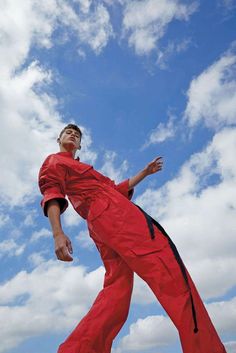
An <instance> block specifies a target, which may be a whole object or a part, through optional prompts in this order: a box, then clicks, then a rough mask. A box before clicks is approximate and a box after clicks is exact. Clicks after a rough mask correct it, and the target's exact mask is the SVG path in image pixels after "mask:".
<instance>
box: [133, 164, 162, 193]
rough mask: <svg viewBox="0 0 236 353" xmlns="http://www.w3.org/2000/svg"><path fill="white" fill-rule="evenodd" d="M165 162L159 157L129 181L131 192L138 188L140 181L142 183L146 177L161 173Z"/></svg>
mask: <svg viewBox="0 0 236 353" xmlns="http://www.w3.org/2000/svg"><path fill="white" fill-rule="evenodd" d="M162 165H163V160H162V157H157V158H155V159H153V161H151V162H150V163H148V165H147V166H146V167H145V168H144V169H143V170H141V171H140V172H139V173H138V174H137V175H135V176H133V177H132V178H130V179H129V190H130V189H132V188H133V187H134V186H136V185H137V184H138V183H140V181H142V180H143V179H144V178H146V176H148V175H150V174H154V173H156V172H159V170H161V169H162Z"/></svg>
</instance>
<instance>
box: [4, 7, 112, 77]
mask: <svg viewBox="0 0 236 353" xmlns="http://www.w3.org/2000/svg"><path fill="white" fill-rule="evenodd" d="M92 4H93V5H94V3H93V2H92V1H77V5H78V7H79V11H76V10H75V8H74V7H73V3H72V4H69V3H68V2H65V1H61V0H48V1H47V2H43V3H42V2H41V1H39V0H33V1H31V0H22V1H21V2H20V3H16V2H15V1H14V0H6V1H2V2H1V5H0V10H1V11H0V38H1V46H0V65H1V69H2V72H3V73H5V74H7V73H9V72H12V70H14V69H15V68H17V67H19V65H21V64H22V63H23V61H24V60H25V58H26V57H27V55H28V53H29V50H30V48H31V46H32V45H33V44H36V45H38V46H41V47H45V48H50V47H51V46H52V45H53V43H52V34H53V33H54V31H55V30H56V29H57V28H61V29H62V32H63V31H64V34H63V36H64V38H67V39H68V38H70V37H71V35H74V36H75V38H76V39H77V41H78V45H79V46H80V45H83V44H85V45H87V46H89V47H91V49H92V50H94V51H95V52H96V53H99V52H100V51H101V49H102V48H103V47H104V46H105V45H106V44H107V42H108V40H109V38H110V36H111V35H112V27H111V24H110V18H109V13H108V11H107V10H106V8H105V7H104V6H103V5H102V4H97V5H96V4H95V5H94V6H92ZM16 38H17V40H15V39H16ZM54 41H55V38H54Z"/></svg>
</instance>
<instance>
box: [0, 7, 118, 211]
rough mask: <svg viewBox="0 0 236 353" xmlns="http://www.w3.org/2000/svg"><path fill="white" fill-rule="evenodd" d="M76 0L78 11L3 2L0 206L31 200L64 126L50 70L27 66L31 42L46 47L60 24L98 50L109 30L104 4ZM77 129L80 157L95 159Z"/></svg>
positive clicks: (87, 135)
mask: <svg viewBox="0 0 236 353" xmlns="http://www.w3.org/2000/svg"><path fill="white" fill-rule="evenodd" d="M78 3H79V8H80V9H81V11H78V12H76V10H75V8H74V7H72V5H73V4H72V5H69V4H67V3H65V2H63V1H60V0H49V1H47V2H46V3H43V4H42V2H41V1H38V0H34V1H30V0H23V1H21V2H20V3H19V4H16V3H15V1H13V0H6V1H4V2H1V5H0V6H1V9H0V10H1V11H0V38H1V45H0V66H1V69H2V79H1V82H0V100H1V106H0V114H1V117H2V120H1V132H0V138H1V142H2V153H1V157H0V162H1V166H2V174H1V178H2V179H1V180H2V182H1V186H0V194H1V200H0V202H1V203H2V204H4V205H8V206H16V205H22V204H24V203H28V202H31V201H33V200H34V199H35V196H36V195H37V194H38V188H37V174H38V169H39V167H40V165H41V163H42V161H43V159H44V158H45V157H46V155H47V154H49V153H53V152H56V150H57V145H56V142H55V141H56V137H57V133H58V132H59V131H60V130H61V128H62V127H63V126H64V123H63V121H62V117H61V116H60V114H59V113H58V111H57V106H58V100H57V98H56V97H54V96H52V95H50V94H48V93H47V90H48V87H49V86H50V84H51V83H52V82H53V74H52V72H51V71H50V70H46V69H45V68H44V67H43V65H42V64H40V63H39V62H37V61H35V62H31V63H30V64H28V63H27V64H26V60H28V59H29V58H28V54H29V51H30V49H31V48H32V47H33V46H34V45H39V46H42V47H44V48H47V49H49V48H50V47H51V46H52V45H53V43H52V34H53V33H54V31H55V29H57V28H58V27H59V26H61V27H62V29H63V30H64V32H65V33H68V39H70V38H71V36H76V37H77V39H78V44H79V45H80V44H81V43H83V44H86V45H88V46H90V47H91V48H92V49H93V50H94V51H95V52H96V53H99V52H100V51H101V50H102V48H103V47H104V46H105V45H106V43H107V41H108V39H109V37H110V35H111V34H112V29H111V25H110V22H109V14H108V12H107V10H106V8H105V7H104V6H103V5H102V4H98V5H96V4H95V6H93V5H94V4H92V2H89V1H80V2H78ZM62 32H63V31H62ZM15 38H18V40H17V41H16V40H15ZM54 43H57V41H56V40H54ZM28 61H29V60H28ZM81 128H82V130H83V144H82V148H83V149H82V153H83V160H84V161H88V162H92V163H93V162H94V161H95V159H96V153H95V152H94V151H92V150H91V143H92V140H91V135H90V132H89V131H88V130H87V129H86V128H84V127H81ZM19 146H20V148H19Z"/></svg>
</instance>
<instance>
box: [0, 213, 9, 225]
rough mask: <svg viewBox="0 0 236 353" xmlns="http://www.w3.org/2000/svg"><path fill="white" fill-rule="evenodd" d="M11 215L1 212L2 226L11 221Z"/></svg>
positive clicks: (0, 221)
mask: <svg viewBox="0 0 236 353" xmlns="http://www.w3.org/2000/svg"><path fill="white" fill-rule="evenodd" d="M9 220H10V217H9V216H8V215H6V214H4V213H0V227H2V226H4V225H5V224H6V223H7V222H9Z"/></svg>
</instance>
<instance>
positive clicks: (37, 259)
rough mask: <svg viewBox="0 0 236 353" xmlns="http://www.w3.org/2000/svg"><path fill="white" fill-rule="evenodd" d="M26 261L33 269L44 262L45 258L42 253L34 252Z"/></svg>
mask: <svg viewBox="0 0 236 353" xmlns="http://www.w3.org/2000/svg"><path fill="white" fill-rule="evenodd" d="M28 261H29V262H30V263H31V265H32V266H33V267H37V266H39V265H41V264H42V263H43V262H44V261H45V258H44V257H43V254H42V252H34V253H32V254H31V255H30V256H29V257H28Z"/></svg>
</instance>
